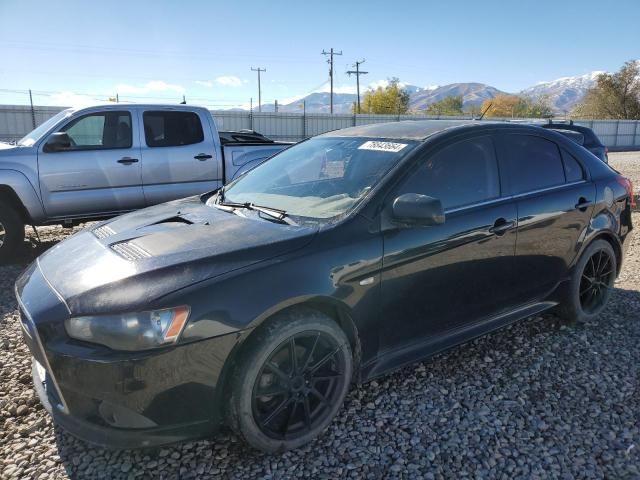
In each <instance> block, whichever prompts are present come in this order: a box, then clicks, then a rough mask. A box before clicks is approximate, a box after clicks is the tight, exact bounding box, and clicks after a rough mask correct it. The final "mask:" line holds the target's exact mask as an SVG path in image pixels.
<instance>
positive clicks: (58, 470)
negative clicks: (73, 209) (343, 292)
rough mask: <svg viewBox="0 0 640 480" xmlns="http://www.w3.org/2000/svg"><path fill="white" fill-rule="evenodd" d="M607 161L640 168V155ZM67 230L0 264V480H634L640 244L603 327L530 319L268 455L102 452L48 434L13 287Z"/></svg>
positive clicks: (385, 385) (191, 449)
mask: <svg viewBox="0 0 640 480" xmlns="http://www.w3.org/2000/svg"><path fill="white" fill-rule="evenodd" d="M611 157H612V163H614V162H615V165H616V168H619V169H620V168H621V167H620V165H624V164H626V163H629V162H634V164H637V166H638V167H640V153H636V154H635V156H627V155H620V154H611ZM621 169H622V171H623V172H625V168H621ZM637 171H638V172H640V168H638V170H637ZM625 173H626V172H625ZM634 222H635V224H636V225H640V213H634ZM64 232H65V231H63V230H62V229H59V228H47V229H42V231H41V237H42V240H43V242H44V243H43V245H41V246H39V247H35V246H34V247H33V248H31V249H28V251H27V252H25V254H24V257H23V258H21V259H19V261H18V263H17V264H16V265H11V266H4V267H0V427H1V429H0V478H3V479H4V478H29V479H31V478H34V479H45V478H48V479H53V478H55V479H57V478H162V479H170V478H181V479H182V478H185V479H186V478H220V477H222V478H242V479H244V478H297V477H303V478H341V477H348V478H390V477H398V478H442V479H449V478H462V477H474V478H567V479H568V478H616V479H631V478H636V479H637V478H640V367H639V365H640V322H639V321H638V317H639V313H640V271H639V270H638V267H640V240H639V239H638V238H637V237H636V238H634V240H633V243H632V245H631V247H630V250H629V252H628V255H627V258H626V263H625V266H624V269H623V272H622V274H621V276H620V278H619V280H618V281H617V283H616V289H615V291H614V294H613V297H612V300H611V302H610V304H609V307H608V308H607V309H606V311H605V312H604V314H603V315H602V316H601V318H600V319H599V320H597V321H595V322H593V323H589V324H587V325H583V326H579V327H574V328H568V327H565V326H562V325H561V323H560V322H559V321H558V319H557V318H556V317H554V316H553V315H551V314H548V315H543V316H541V317H536V318H531V319H528V320H526V321H523V322H520V323H518V324H516V325H513V326H511V327H509V328H507V329H504V330H502V331H500V332H497V333H494V334H492V335H489V336H486V337H483V338H481V339H478V340H475V341H473V342H471V343H469V344H466V345H463V346H460V347H457V348H455V349H453V350H451V351H449V352H447V353H445V354H441V355H438V356H436V357H435V358H433V359H432V360H431V361H428V362H424V363H419V364H416V365H414V366H412V367H409V368H405V369H403V370H400V371H398V372H396V373H393V374H390V375H387V376H385V377H383V378H381V379H378V380H377V381H372V382H370V383H367V384H365V385H362V386H360V387H357V388H354V389H353V390H352V392H351V393H350V394H349V395H348V397H347V400H346V403H345V405H344V407H343V409H342V410H341V412H340V413H339V415H338V417H337V418H336V419H335V421H334V422H333V423H332V425H331V427H330V428H329V429H328V431H327V432H326V433H325V434H324V435H322V436H321V437H320V438H319V439H317V440H316V441H315V442H313V443H312V444H311V445H309V446H307V447H305V448H302V449H299V450H297V451H293V452H288V453H286V454H284V455H279V456H268V455H264V454H261V453H257V452H255V451H253V450H250V449H249V448H248V447H246V446H244V445H243V444H242V443H241V442H239V440H238V439H237V438H236V437H235V436H234V435H233V434H232V433H230V432H226V431H225V432H222V434H221V435H219V436H218V437H216V438H215V439H211V440H203V441H198V442H189V443H184V444H181V445H176V446H173V447H167V448H162V449H156V450H146V451H129V450H124V451H108V450H102V449H97V448H93V447H91V446H88V445H87V444H85V443H83V442H82V441H79V440H76V439H74V438H73V437H71V436H70V435H68V434H66V433H64V432H62V431H60V430H59V429H57V428H56V427H54V425H53V424H52V422H51V420H50V419H49V418H48V416H47V415H46V412H45V411H44V410H43V409H42V407H41V406H40V404H39V403H38V400H37V398H36V395H35V393H34V390H33V386H32V384H31V377H30V356H29V353H28V351H27V349H26V347H25V346H24V345H23V344H22V340H21V334H20V327H19V324H18V313H17V311H16V302H15V299H14V297H13V293H12V292H13V289H12V286H13V282H14V281H15V279H16V277H17V276H18V275H19V273H20V272H21V271H22V270H23V269H24V267H25V265H26V263H27V262H28V261H30V260H32V259H33V258H34V257H35V256H36V255H37V254H38V253H39V252H41V251H42V250H44V249H46V248H48V247H50V246H51V245H53V243H55V241H56V240H58V239H59V238H61V237H62V236H64V235H65V233H64Z"/></svg>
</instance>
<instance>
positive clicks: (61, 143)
mask: <svg viewBox="0 0 640 480" xmlns="http://www.w3.org/2000/svg"><path fill="white" fill-rule="evenodd" d="M70 148H71V139H70V138H69V135H67V132H56V133H53V134H51V136H50V137H49V138H48V139H47V143H45V144H44V147H42V150H43V151H44V152H45V153H53V152H61V151H63V150H68V149H70Z"/></svg>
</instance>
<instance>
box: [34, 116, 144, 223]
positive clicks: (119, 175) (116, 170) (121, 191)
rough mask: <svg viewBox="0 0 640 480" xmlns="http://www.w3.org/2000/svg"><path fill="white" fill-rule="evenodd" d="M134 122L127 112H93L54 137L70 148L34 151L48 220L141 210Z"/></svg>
mask: <svg viewBox="0 0 640 480" xmlns="http://www.w3.org/2000/svg"><path fill="white" fill-rule="evenodd" d="M136 127H137V118H136V116H135V115H132V114H131V112H130V111H127V110H110V109H109V110H103V111H99V110H97V111H93V112H90V113H86V114H84V115H81V116H78V117H74V118H71V119H69V121H68V122H66V123H65V124H64V125H62V126H61V127H60V128H59V129H58V131H59V132H66V133H67V135H68V137H69V140H70V143H71V145H70V146H69V147H68V148H64V149H62V150H58V151H54V152H45V151H44V150H45V148H44V145H45V144H46V142H43V144H42V145H40V147H39V149H38V168H39V177H40V193H41V195H42V199H43V203H44V208H45V211H46V214H47V216H48V217H49V218H72V217H83V216H93V215H102V214H112V213H118V212H122V211H126V210H134V209H136V208H140V207H142V206H144V197H143V195H142V177H141V168H140V146H139V144H138V141H137V140H136V138H135V136H134V135H133V134H132V132H133V131H135V129H136Z"/></svg>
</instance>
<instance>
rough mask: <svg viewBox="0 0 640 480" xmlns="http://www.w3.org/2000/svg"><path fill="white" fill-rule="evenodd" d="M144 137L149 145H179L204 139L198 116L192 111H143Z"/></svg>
mask: <svg viewBox="0 0 640 480" xmlns="http://www.w3.org/2000/svg"><path fill="white" fill-rule="evenodd" d="M142 118H143V123H144V137H145V140H146V142H147V145H148V146H149V147H179V146H184V145H193V144H196V143H200V142H202V141H204V131H203V130H202V122H200V117H199V116H198V114H197V113H194V112H173V111H156V112H144V114H143V115H142Z"/></svg>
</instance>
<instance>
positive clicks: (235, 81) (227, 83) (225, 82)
mask: <svg viewBox="0 0 640 480" xmlns="http://www.w3.org/2000/svg"><path fill="white" fill-rule="evenodd" d="M215 82H216V83H217V84H218V85H222V86H223V87H241V86H242V80H241V79H240V78H238V77H234V76H233V75H224V76H222V77H216V80H215Z"/></svg>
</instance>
